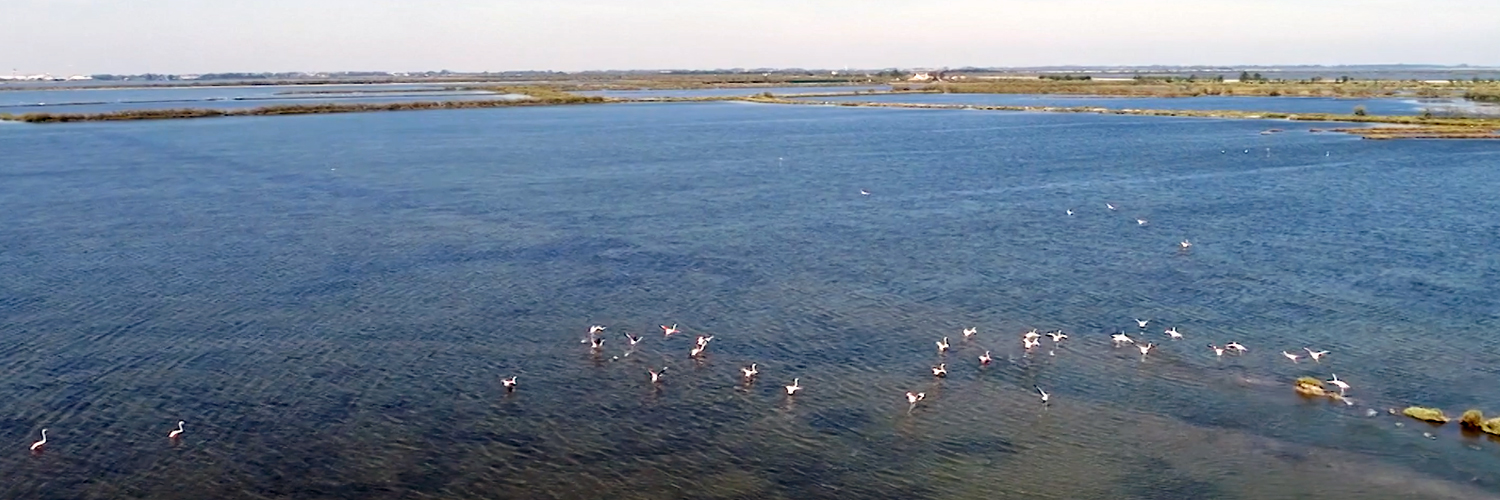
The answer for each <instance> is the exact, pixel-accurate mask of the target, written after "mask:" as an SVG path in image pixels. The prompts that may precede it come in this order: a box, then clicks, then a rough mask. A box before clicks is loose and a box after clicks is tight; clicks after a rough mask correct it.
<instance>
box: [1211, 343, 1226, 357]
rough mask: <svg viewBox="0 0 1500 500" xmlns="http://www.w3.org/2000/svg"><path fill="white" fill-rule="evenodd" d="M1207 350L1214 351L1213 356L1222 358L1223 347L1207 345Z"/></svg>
mask: <svg viewBox="0 0 1500 500" xmlns="http://www.w3.org/2000/svg"><path fill="white" fill-rule="evenodd" d="M1208 348H1209V349H1213V350H1214V355H1215V356H1218V357H1221V358H1222V357H1224V348H1223V347H1219V346H1216V345H1213V344H1209V345H1208Z"/></svg>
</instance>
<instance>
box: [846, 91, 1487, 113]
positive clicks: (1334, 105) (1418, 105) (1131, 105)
mask: <svg viewBox="0 0 1500 500" xmlns="http://www.w3.org/2000/svg"><path fill="white" fill-rule="evenodd" d="M819 99H826V100H842V101H877V102H911V103H931V104H975V105H991V106H1056V107H1096V108H1106V109H1184V110H1234V111H1268V112H1279V113H1338V114H1349V113H1353V112H1354V108H1355V107H1356V106H1364V107H1365V109H1366V112H1368V113H1369V114H1372V115H1419V114H1422V113H1423V112H1424V111H1428V110H1432V111H1433V112H1435V113H1436V112H1442V111H1445V110H1446V111H1465V112H1467V111H1474V110H1475V109H1477V107H1476V106H1475V105H1473V103H1467V102H1464V101H1462V100H1454V99H1415V98H1410V97H1403V98H1370V99H1344V98H1333V97H1258V96H1201V97H1101V96H1066V95H1053V94H898V95H875V96H848V97H831V98H819Z"/></svg>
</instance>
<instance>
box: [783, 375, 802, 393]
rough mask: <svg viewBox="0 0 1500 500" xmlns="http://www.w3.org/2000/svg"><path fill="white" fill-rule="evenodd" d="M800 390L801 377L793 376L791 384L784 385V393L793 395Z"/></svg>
mask: <svg viewBox="0 0 1500 500" xmlns="http://www.w3.org/2000/svg"><path fill="white" fill-rule="evenodd" d="M800 390H802V379H800V378H794V379H792V385H789V386H786V395H788V396H791V395H795V394H797V391H800Z"/></svg>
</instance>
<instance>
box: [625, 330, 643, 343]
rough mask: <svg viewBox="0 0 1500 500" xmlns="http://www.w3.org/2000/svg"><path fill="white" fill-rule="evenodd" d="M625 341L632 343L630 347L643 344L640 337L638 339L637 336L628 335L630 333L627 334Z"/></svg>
mask: <svg viewBox="0 0 1500 500" xmlns="http://www.w3.org/2000/svg"><path fill="white" fill-rule="evenodd" d="M625 340H628V341H630V345H636V344H639V343H641V338H640V337H637V336H635V335H631V334H628V333H627V334H625Z"/></svg>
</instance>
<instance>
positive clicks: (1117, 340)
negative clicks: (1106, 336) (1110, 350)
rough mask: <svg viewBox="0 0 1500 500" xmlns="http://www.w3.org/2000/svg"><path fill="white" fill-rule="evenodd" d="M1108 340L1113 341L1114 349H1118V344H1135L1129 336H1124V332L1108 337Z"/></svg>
mask: <svg viewBox="0 0 1500 500" xmlns="http://www.w3.org/2000/svg"><path fill="white" fill-rule="evenodd" d="M1110 338H1111V339H1113V340H1114V341H1115V347H1120V344H1124V343H1126V342H1129V343H1132V344H1134V343H1135V340H1134V339H1131V338H1130V336H1128V335H1125V332H1120V333H1116V334H1114V335H1112V336H1110Z"/></svg>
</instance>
